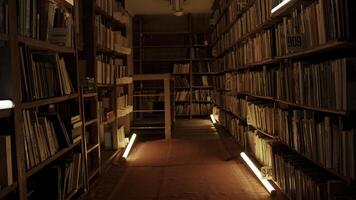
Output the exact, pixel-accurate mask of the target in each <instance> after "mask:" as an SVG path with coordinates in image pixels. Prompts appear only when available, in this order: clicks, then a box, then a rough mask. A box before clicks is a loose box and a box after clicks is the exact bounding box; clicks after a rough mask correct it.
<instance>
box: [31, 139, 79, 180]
mask: <svg viewBox="0 0 356 200" xmlns="http://www.w3.org/2000/svg"><path fill="white" fill-rule="evenodd" d="M79 144H80V142H77V143H75V144H72V145H70V146H69V147H67V148H65V149H62V150H60V151H59V152H57V153H56V154H55V155H53V156H52V157H50V158H49V159H47V160H46V161H44V162H42V163H40V164H39V165H37V166H36V167H34V168H32V169H30V170H29V171H27V172H26V177H27V178H29V177H31V176H32V175H34V174H35V173H36V172H38V171H40V170H41V169H43V168H45V167H46V166H48V165H49V164H51V163H52V162H53V161H55V160H57V159H58V158H59V157H61V156H63V155H64V154H66V153H68V152H69V151H71V150H72V149H73V148H74V147H76V146H78V145H79Z"/></svg>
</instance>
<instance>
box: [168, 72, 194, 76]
mask: <svg viewBox="0 0 356 200" xmlns="http://www.w3.org/2000/svg"><path fill="white" fill-rule="evenodd" d="M172 75H173V76H189V75H190V74H189V73H173V74H172Z"/></svg>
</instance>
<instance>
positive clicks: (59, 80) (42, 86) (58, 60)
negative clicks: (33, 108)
mask: <svg viewBox="0 0 356 200" xmlns="http://www.w3.org/2000/svg"><path fill="white" fill-rule="evenodd" d="M20 61H21V77H22V80H23V81H22V82H21V83H22V98H23V100H25V101H33V100H37V99H43V98H50V97H55V96H64V95H69V94H72V93H73V92H74V87H73V84H72V82H71V77H70V76H69V74H68V71H67V66H66V64H67V63H66V60H65V58H64V57H61V56H59V54H57V53H39V52H35V51H33V50H31V49H29V48H28V47H26V46H22V45H21V46H20Z"/></svg>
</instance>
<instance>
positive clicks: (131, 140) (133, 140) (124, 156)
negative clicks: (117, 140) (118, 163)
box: [122, 133, 136, 158]
mask: <svg viewBox="0 0 356 200" xmlns="http://www.w3.org/2000/svg"><path fill="white" fill-rule="evenodd" d="M135 139H136V133H134V134H132V137H131V139H130V142H129V144H128V145H127V147H126V149H125V152H124V154H123V155H122V157H123V158H127V156H128V155H129V153H130V150H131V148H132V145H133V143H134V142H135Z"/></svg>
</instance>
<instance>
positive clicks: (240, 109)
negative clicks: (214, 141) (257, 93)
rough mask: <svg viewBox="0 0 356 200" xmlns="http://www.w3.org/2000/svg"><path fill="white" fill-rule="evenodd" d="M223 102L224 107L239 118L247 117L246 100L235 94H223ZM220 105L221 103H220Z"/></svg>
mask: <svg viewBox="0 0 356 200" xmlns="http://www.w3.org/2000/svg"><path fill="white" fill-rule="evenodd" d="M224 99H225V103H224V104H223V105H224V107H225V109H226V110H228V111H230V112H231V113H233V114H234V115H236V116H239V117H240V118H241V119H244V120H246V119H247V101H246V99H243V98H238V97H236V96H230V95H225V98H224ZM220 105H221V104H220Z"/></svg>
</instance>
